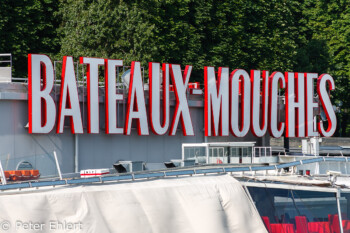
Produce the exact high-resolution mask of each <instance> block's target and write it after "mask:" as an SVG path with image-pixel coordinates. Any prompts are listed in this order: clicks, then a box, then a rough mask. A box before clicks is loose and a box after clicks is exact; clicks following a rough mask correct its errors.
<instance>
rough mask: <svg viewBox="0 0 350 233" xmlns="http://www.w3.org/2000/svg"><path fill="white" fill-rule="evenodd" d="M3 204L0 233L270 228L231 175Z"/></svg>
mask: <svg viewBox="0 0 350 233" xmlns="http://www.w3.org/2000/svg"><path fill="white" fill-rule="evenodd" d="M0 206H1V208H0V221H1V222H0V232H1V230H2V229H5V228H6V229H8V230H7V231H4V232H84V233H87V232H96V233H104V232H127V233H132V232H135V233H136V232H137V233H139V232H142V233H143V232H160V233H163V232H176V233H179V232H188V233H195V232H198V233H205V232H211V233H220V232H237V233H245V232H246V233H252V232H256V233H260V232H266V230H265V227H264V225H263V222H262V221H261V219H260V216H259V214H258V212H257V210H256V208H255V206H254V204H253V203H252V202H251V201H250V199H249V198H248V196H247V195H246V193H245V191H244V189H243V187H242V186H241V185H240V183H239V182H238V181H237V180H235V179H234V178H232V177H231V176H229V175H212V176H193V177H182V178H165V179H156V180H149V181H134V182H125V183H111V184H97V185H86V186H70V187H69V186H68V187H67V186H66V187H61V188H55V189H50V190H46V191H45V190H42V191H40V189H39V190H38V191H34V192H28V191H21V192H19V193H16V194H7V193H6V192H3V193H2V194H0ZM26 224H27V225H26ZM35 224H36V225H35ZM35 226H36V229H39V230H35V229H34V227H35ZM25 228H27V229H25ZM28 228H29V229H28ZM55 229H56V230H55ZM57 229H59V230H57ZM70 229H71V230H70Z"/></svg>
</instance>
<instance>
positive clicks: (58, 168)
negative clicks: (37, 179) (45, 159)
mask: <svg viewBox="0 0 350 233" xmlns="http://www.w3.org/2000/svg"><path fill="white" fill-rule="evenodd" d="M53 156H54V157H55V161H56V167H57V171H58V176H59V177H60V180H62V173H61V168H60V164H59V163H58V159H57V154H56V151H53Z"/></svg>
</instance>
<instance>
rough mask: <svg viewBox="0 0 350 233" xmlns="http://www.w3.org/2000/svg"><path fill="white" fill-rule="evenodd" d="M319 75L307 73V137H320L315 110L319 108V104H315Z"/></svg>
mask: <svg viewBox="0 0 350 233" xmlns="http://www.w3.org/2000/svg"><path fill="white" fill-rule="evenodd" d="M317 76H318V75H317V74H314V73H307V74H306V80H305V94H306V96H305V109H306V111H305V129H306V132H305V136H306V137H316V136H319V134H318V132H317V127H316V128H315V127H314V125H315V124H314V108H318V103H317V102H314V79H317Z"/></svg>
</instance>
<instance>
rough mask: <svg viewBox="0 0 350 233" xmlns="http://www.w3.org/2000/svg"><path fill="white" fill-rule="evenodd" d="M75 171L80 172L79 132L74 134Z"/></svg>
mask: <svg viewBox="0 0 350 233" xmlns="http://www.w3.org/2000/svg"><path fill="white" fill-rule="evenodd" d="M74 149H75V152H74V172H75V173H78V172H79V141H78V134H74Z"/></svg>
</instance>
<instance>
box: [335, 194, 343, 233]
mask: <svg viewBox="0 0 350 233" xmlns="http://www.w3.org/2000/svg"><path fill="white" fill-rule="evenodd" d="M336 199H337V207H338V217H339V227H340V233H344V230H343V224H342V222H343V221H342V216H341V209H340V200H339V199H340V190H339V189H337V193H336Z"/></svg>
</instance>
